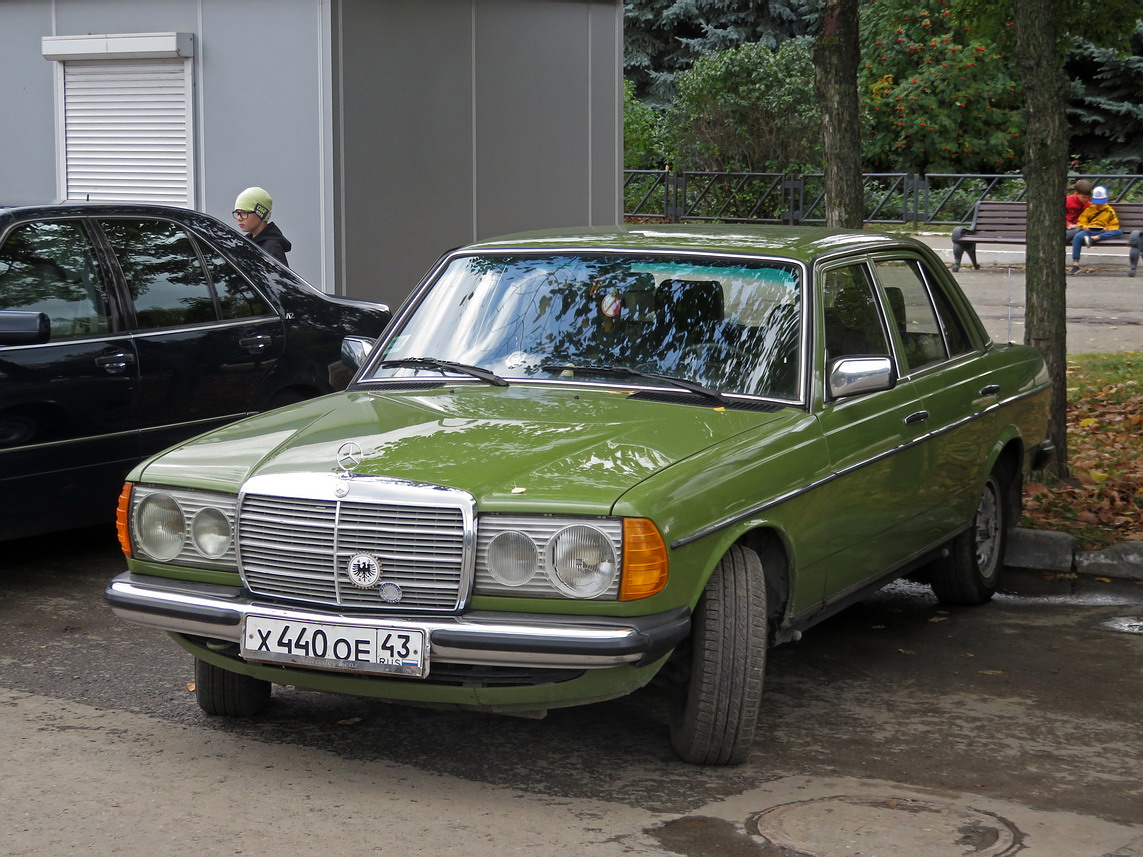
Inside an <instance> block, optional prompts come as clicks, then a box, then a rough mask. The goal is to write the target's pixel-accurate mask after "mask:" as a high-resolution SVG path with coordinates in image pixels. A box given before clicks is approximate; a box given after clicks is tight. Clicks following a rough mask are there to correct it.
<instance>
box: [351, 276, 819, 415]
mask: <svg viewBox="0 0 1143 857" xmlns="http://www.w3.org/2000/svg"><path fill="white" fill-rule="evenodd" d="M802 303H803V300H802V276H801V269H800V268H798V267H797V266H796V265H793V264H789V263H784V262H775V261H759V262H748V261H741V260H718V259H695V258H670V257H661V256H620V255H605V254H599V255H580V254H575V255H570V254H569V255H548V256H543V255H540V256H536V255H522V254H521V255H514V256H512V255H503V256H502V255H491V256H467V257H459V258H456V259H454V260H452V262H450V263H449V264H448V266H447V267H446V268H445V269H444V270H443V271H442V272H441V273H440V274H439V276H438V277H437V278H436V280H435V281H434V283H433V284H432V286H431V289H430V290H429V292H428V293H427V295H425V296H424V297H423V298H422V299H421V301H420V303H419V305H418V306H417V307H416V309H415V311H414V312H413V313H412V315H411V316H410V317H408V318H407V319H405V321H404V323H403V325H402V326H401V328H400V330H399V332H398V334H397V335H396V336H395V337H394V338H393V339H392V340H391V341H390V342H389V343H388V345H387V346H386V348H385V351H384V354H383V356H382V360H383V362H382V363H379V364H377V365H375V366H374V367H373V369H372V371H371V375H370V377H371V378H374V379H382V378H393V377H409V376H413V375H416V376H424V375H425V374H430V375H431V374H436V375H441V374H446V373H448V374H457V373H456V372H453V371H451V370H450V369H449V368H448V367H442V366H440V365H439V364H440V363H441V362H444V361H450V362H452V363H456V364H464V365H465V366H468V367H479V368H480V369H482V370H487V371H488V372H492V373H495V375H496V376H500V377H502V378H505V379H508V380H509V381H511V380H513V379H517V380H519V379H551V378H557V377H559V378H564V379H568V378H579V379H582V380H591V381H595V382H599V381H600V380H601V375H600V374H596V375H591V374H590V373H589V372H587V371H586V370H587V369H589V368H590V367H593V366H594V367H597V368H599V367H607V368H609V369H610V370H612V371H611V372H609V373H608V377H610V378H612V383H614V378H615V375H616V373H615V371H614V370H615V369H617V368H618V369H619V370H622V369H624V368H630V369H634V370H637V371H638V372H639V373H650V374H658V375H664V376H669V377H673V378H679V379H682V380H684V381H690V382H693V383H696V384H700V385H703V386H705V387H709V388H711V389H714V390H719V391H722V392H733V393H745V394H750V395H757V396H765V397H770V398H780V399H798V398H799V392H800V382H799V379H800V377H801V371H800V353H801V350H802V349H801V347H800V344H801V339H802V316H803V313H802ZM417 358H420V359H422V360H425V359H428V360H429V361H434V362H435V365H432V366H430V365H428V364H427V363H425V364H424V365H423V366H417V365H411V364H410V362H411V361H413V360H415V359H417ZM400 361H410V362H406V363H405V364H404V365H396V364H397V363H398V362H400ZM577 369H581V370H584V371H581V372H577V371H576V370H577ZM619 374H620V375H621V374H622V372H620V373H619ZM621 383H624V384H625V385H627V384H631V383H635V384H639V385H642V386H663V385H662V384H657V383H656V382H655V381H654V380H653V379H646V378H642V379H640V377H639V376H636V375H632V376H631V378H630V380H622V381H621Z"/></svg>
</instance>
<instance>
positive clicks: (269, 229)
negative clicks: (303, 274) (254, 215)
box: [250, 222, 294, 265]
mask: <svg viewBox="0 0 1143 857" xmlns="http://www.w3.org/2000/svg"><path fill="white" fill-rule="evenodd" d="M250 240H251V241H253V242H254V243H255V244H257V245H258V246H259V247H261V248H262V249H263V250H265V251H266V252H267V253H269V254H270V255H271V256H273V257H274V258H275V259H277V260H278V261H279V262H281V263H282V264H283V265H289V264H290V263H289V262H287V261H286V254H287V253H289V252H290V250H292V249H293V247H294V245H293V244H291V243H290V239H289V238H287V237H286V236H285V235H283V234H282V230H281V229H279V228H278V224H277V223H273V222H271V223H267V224H266V225H265V226H264V227H263V228H262V231H261V232H259V233H258V234H257V235H255V236H253V237H252V238H251V239H250Z"/></svg>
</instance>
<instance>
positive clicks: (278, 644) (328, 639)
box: [242, 616, 429, 678]
mask: <svg viewBox="0 0 1143 857" xmlns="http://www.w3.org/2000/svg"><path fill="white" fill-rule="evenodd" d="M426 642H427V641H426V639H425V632H424V631H423V630H422V629H419V628H413V629H409V628H384V627H372V628H362V627H359V626H355V625H336V624H333V623H329V622H293V621H286V620H282V619H270V618H267V617H264V616H248V617H247V618H246V624H245V627H244V629H243V632H242V657H244V658H246V659H247V660H250V661H272V662H275V663H287V664H298V665H300V666H307V667H316V668H317V669H326V670H347V671H351V672H368V673H389V674H393V675H404V676H413V677H414V678H424V677H425V676H426V675H427V674H428V672H429V653H428V646H427V645H426Z"/></svg>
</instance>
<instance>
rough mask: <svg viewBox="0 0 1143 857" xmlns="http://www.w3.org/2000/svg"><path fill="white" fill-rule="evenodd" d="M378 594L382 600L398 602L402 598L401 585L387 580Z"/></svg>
mask: <svg viewBox="0 0 1143 857" xmlns="http://www.w3.org/2000/svg"><path fill="white" fill-rule="evenodd" d="M377 594H378V595H380V596H381V600H382V601H387V602H389V603H390V604H396V603H397V602H398V601H400V600H401V594H402V593H401V587H400V586H398V585H397V584H395V583H392V582H390V581H385V582H384V583H382V584H381V588H380V589H378V590H377Z"/></svg>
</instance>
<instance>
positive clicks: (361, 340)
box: [341, 336, 377, 372]
mask: <svg viewBox="0 0 1143 857" xmlns="http://www.w3.org/2000/svg"><path fill="white" fill-rule="evenodd" d="M376 344H377V340H376V339H370V338H369V337H368V336H347V337H345V339H343V340H341V362H342V363H343V364H344V365H345V366H347V367H349V368H350V369H352V370H353V371H354V372H356V371H357V370H358V369H360V368H361V367H362V366H364V365H365V361H366V360H368V359H369V353H370V352H371V351H372V350H373V346H374V345H376Z"/></svg>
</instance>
